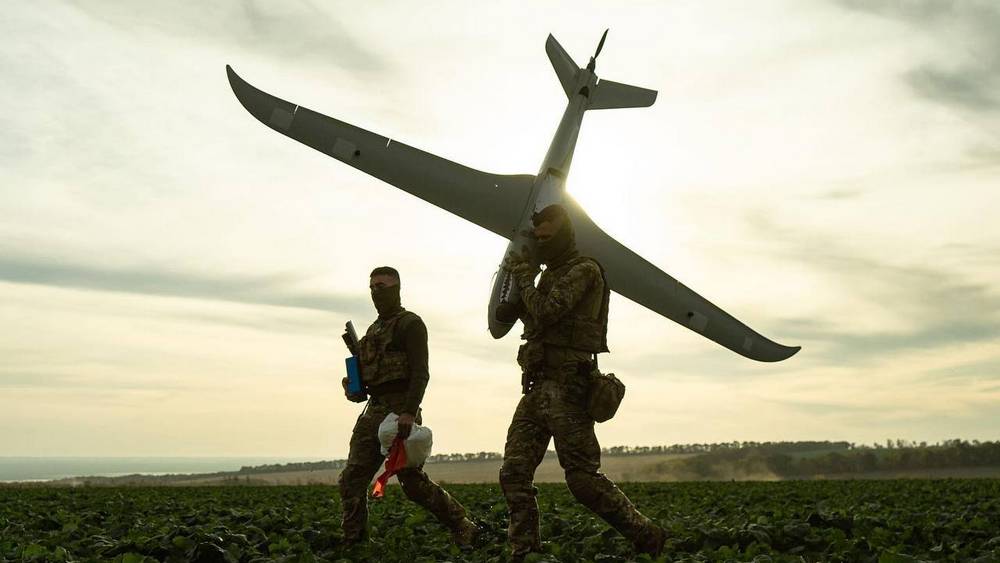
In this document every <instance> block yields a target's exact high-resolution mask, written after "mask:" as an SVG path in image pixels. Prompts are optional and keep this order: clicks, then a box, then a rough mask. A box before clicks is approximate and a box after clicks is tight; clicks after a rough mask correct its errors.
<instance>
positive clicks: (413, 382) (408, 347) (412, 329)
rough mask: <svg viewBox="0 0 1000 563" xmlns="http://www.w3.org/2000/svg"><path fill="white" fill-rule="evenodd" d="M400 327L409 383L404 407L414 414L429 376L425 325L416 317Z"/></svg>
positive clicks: (421, 399)
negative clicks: (408, 371)
mask: <svg viewBox="0 0 1000 563" xmlns="http://www.w3.org/2000/svg"><path fill="white" fill-rule="evenodd" d="M402 328H403V331H402V334H401V336H402V339H403V342H402V344H403V346H402V348H403V351H404V352H406V363H407V364H409V366H410V384H409V387H408V388H407V390H406V402H405V403H404V408H405V409H406V412H408V413H409V414H412V415H414V416H415V415H416V414H417V409H418V408H420V402H421V401H423V400H424V390H426V389H427V382H428V381H430V378H431V376H430V372H429V370H428V367H427V357H428V353H427V326H426V325H425V324H424V321H423V320H422V319H420V318H419V317H416V318H414V319H413V321H411V322H410V323H408V324H407V326H405V327H402Z"/></svg>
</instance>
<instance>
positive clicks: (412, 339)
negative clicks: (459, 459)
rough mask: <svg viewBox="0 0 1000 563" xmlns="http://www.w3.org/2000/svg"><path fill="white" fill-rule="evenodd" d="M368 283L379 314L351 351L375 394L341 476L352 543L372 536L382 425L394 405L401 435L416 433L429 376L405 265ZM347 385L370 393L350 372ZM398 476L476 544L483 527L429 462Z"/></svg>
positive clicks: (463, 541) (456, 535) (411, 494)
mask: <svg viewBox="0 0 1000 563" xmlns="http://www.w3.org/2000/svg"><path fill="white" fill-rule="evenodd" d="M369 288H370V289H371V295H372V301H373V302H374V304H375V309H376V310H377V311H378V318H377V319H376V320H375V322H374V323H372V325H371V326H370V327H369V328H368V331H367V332H366V334H365V336H364V337H362V338H361V340H360V341H359V342H358V346H357V347H358V349H357V350H352V352H354V353H356V355H357V356H358V359H359V362H360V366H361V375H362V380H363V382H364V385H365V390H366V391H367V392H368V395H370V397H371V398H369V399H368V404H367V405H366V406H365V410H364V412H362V414H361V416H360V417H358V421H357V423H356V424H355V425H354V431H353V434H352V435H351V449H350V453H349V454H348V456H347V465H346V466H345V467H344V470H343V471H342V472H341V473H340V478H339V481H338V484H339V487H340V499H341V504H342V505H343V511H344V513H343V530H344V540H345V541H346V542H347V543H349V544H356V543H360V542H363V541H366V538H367V535H368V529H367V528H368V526H367V523H368V486H369V485H370V484H371V481H372V477H374V475H375V473H376V472H377V471H378V469H379V466H380V465H381V464H382V462H383V461H384V460H385V456H383V455H382V451H381V444H380V443H379V438H378V427H379V424H381V423H382V421H383V420H384V419H385V417H386V415H388V414H389V413H390V412H393V413H396V414H398V415H399V422H398V424H399V426H398V432H399V433H398V437H400V438H403V439H405V438H406V437H407V436H409V435H410V430H411V429H412V427H413V424H414V423H416V424H420V423H421V416H420V402H421V401H422V400H423V397H424V390H425V389H426V387H427V383H428V381H429V380H430V375H429V372H428V367H427V358H428V353H427V327H426V326H425V325H424V322H423V320H421V318H420V317H418V316H417V315H416V314H414V313H413V312H411V311H407V310H406V309H404V308H403V307H402V306H401V304H400V297H399V272H397V271H396V270H395V269H394V268H390V267H388V266H382V267H379V268H375V269H374V270H372V273H371V276H370V283H369ZM343 385H344V393H345V394H346V395H347V398H348V399H349V400H352V401H355V402H360V401H363V400H364V396H363V395H362V396H357V395H352V394H351V393H350V392H349V391H348V380H347V378H344V380H343ZM397 477H398V478H399V483H400V485H402V488H403V492H404V493H405V494H406V496H407V497H408V498H409V499H410V500H412V501H413V502H415V503H417V504H419V505H420V506H423V507H424V508H426V509H427V510H429V511H430V512H431V513H432V514H433V515H434V516H435V517H437V519H438V521H440V522H441V523H442V524H444V525H445V526H446V527H447V528H448V529H449V530H451V535H452V539H453V541H455V543H457V544H459V545H469V544H471V543H472V541H473V539H474V537H475V536H476V534H477V532H478V528H477V527H476V525H475V524H474V523H473V522H472V521H471V520H470V519H469V518H468V517H467V516H466V512H465V509H464V508H463V507H462V505H461V504H459V503H458V501H456V500H455V499H454V498H452V497H451V495H449V494H448V493H447V492H446V491H445V490H444V489H442V488H441V486H440V485H438V484H437V483H435V482H434V481H431V479H430V478H429V477H428V476H427V474H426V473H424V471H423V467H422V466H421V467H409V468H405V469H402V470H400V471H399V473H398V474H397Z"/></svg>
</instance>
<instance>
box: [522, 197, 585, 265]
mask: <svg viewBox="0 0 1000 563" xmlns="http://www.w3.org/2000/svg"><path fill="white" fill-rule="evenodd" d="M559 217H561V218H562V226H560V227H559V230H558V231H556V232H555V234H553V235H552V238H550V239H549V240H547V241H544V242H543V241H540V240H539V241H536V242H535V247H536V248H537V249H538V261H539V262H541V263H542V264H549V265H551V264H552V262H553V261H555V260H557V259H559V258H561V257H563V256H565V255H567V254H570V253H571V252H572V251H573V250H574V249H575V248H576V235H575V233H574V232H573V223H572V222H571V221H570V220H569V215H568V214H567V213H566V209H565V208H564V207H563V206H561V205H550V206H548V207H546V208H545V209H542V210H541V211H539V212H538V213H535V214H534V215H533V216H532V217H531V221H532V223H534V224H535V225H539V224H541V223H542V222H544V221H551V220H554V219H556V218H559Z"/></svg>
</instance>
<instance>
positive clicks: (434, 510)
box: [396, 467, 470, 533]
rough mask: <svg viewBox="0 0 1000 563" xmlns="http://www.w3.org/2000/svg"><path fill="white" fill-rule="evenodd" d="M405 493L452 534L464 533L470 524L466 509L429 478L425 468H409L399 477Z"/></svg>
mask: <svg viewBox="0 0 1000 563" xmlns="http://www.w3.org/2000/svg"><path fill="white" fill-rule="evenodd" d="M396 476H397V477H398V478H399V484H400V485H402V486H403V493H405V494H406V496H407V497H408V498H409V499H410V500H412V501H413V502H415V503H417V504H419V505H420V506H422V507H424V508H426V509H427V510H428V511H429V512H430V513H431V514H433V515H434V517H435V518H437V519H438V521H439V522H441V523H442V524H444V525H445V526H446V527H447V528H448V529H449V530H451V531H452V532H456V533H458V532H464V531H466V530H465V527H466V526H467V525H468V524H470V522H469V520H468V518H466V514H465V508H464V507H462V505H461V504H460V503H459V502H458V501H457V500H455V499H454V498H453V497H452V496H451V495H449V494H448V491H445V490H444V489H443V488H441V485H438V484H437V483H435V482H434V481H432V480H431V478H430V477H428V476H427V473H425V472H424V471H423V467H407V468H406V469H403V470H401V471H400V472H399V473H398V474H397V475H396Z"/></svg>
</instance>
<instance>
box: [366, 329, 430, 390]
mask: <svg viewBox="0 0 1000 563" xmlns="http://www.w3.org/2000/svg"><path fill="white" fill-rule="evenodd" d="M409 315H413V316H416V315H414V314H413V313H411V312H409V311H406V310H403V311H401V312H400V313H399V314H397V315H396V316H394V317H392V318H390V319H388V320H386V321H385V322H384V324H383V325H382V326H381V327H380V328H379V329H376V328H375V326H376V325H374V324H373V325H372V326H371V327H369V329H368V332H367V333H366V334H365V336H364V337H363V338H361V340H360V341H359V342H358V352H359V353H358V360H359V362H360V363H361V380H362V382H363V383H364V386H365V387H366V388H369V387H377V386H379V385H383V384H385V383H389V382H392V381H400V380H405V379H409V378H410V364H409V362H408V361H407V360H406V352H401V351H396V350H389V344H391V343H392V339H393V336H394V335H395V332H396V326H397V325H398V324H399V322H400V321H401V320H402V319H403V318H404V317H406V316H409Z"/></svg>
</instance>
